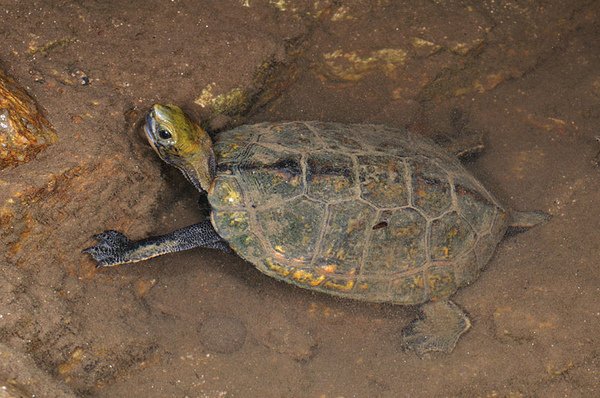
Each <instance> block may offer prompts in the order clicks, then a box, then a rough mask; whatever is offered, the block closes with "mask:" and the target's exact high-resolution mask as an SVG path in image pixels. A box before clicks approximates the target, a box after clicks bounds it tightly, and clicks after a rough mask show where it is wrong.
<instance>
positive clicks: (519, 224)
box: [505, 210, 552, 236]
mask: <svg viewBox="0 0 600 398" xmlns="http://www.w3.org/2000/svg"><path fill="white" fill-rule="evenodd" d="M551 218H552V216H551V215H550V214H548V213H544V212H543V211H539V210H538V211H512V212H511V213H510V223H509V225H508V229H507V230H506V233H505V235H506V236H511V235H514V234H518V233H520V232H523V231H527V230H528V229H530V228H533V227H535V226H537V225H540V224H543V223H545V222H546V221H548V220H550V219H551Z"/></svg>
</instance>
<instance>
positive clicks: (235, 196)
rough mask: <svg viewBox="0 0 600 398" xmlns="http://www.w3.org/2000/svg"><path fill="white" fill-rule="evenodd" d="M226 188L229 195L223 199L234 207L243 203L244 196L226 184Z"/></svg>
mask: <svg viewBox="0 0 600 398" xmlns="http://www.w3.org/2000/svg"><path fill="white" fill-rule="evenodd" d="M224 188H225V190H226V191H227V194H226V195H225V197H224V198H223V199H224V200H225V202H227V203H229V204H230V205H232V206H236V205H239V204H240V203H242V195H240V193H239V192H238V191H236V190H235V189H233V187H232V186H231V185H229V184H224Z"/></svg>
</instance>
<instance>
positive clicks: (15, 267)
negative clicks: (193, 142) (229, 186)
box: [0, 0, 600, 398]
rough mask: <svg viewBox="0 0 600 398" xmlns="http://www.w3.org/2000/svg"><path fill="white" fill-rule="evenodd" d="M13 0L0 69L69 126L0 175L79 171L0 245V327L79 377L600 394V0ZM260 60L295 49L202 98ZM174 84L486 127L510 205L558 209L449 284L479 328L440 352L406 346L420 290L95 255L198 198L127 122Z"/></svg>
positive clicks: (363, 115)
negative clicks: (25, 230) (107, 237)
mask: <svg viewBox="0 0 600 398" xmlns="http://www.w3.org/2000/svg"><path fill="white" fill-rule="evenodd" d="M0 4H2V7H0V9H2V10H4V11H3V15H2V16H0V18H2V20H3V22H2V24H1V26H0V34H1V37H2V43H3V44H2V46H1V47H0V60H1V61H2V65H3V67H4V69H6V70H7V71H8V72H9V73H11V74H12V75H13V76H15V77H16V78H17V80H19V81H20V82H21V84H23V85H24V86H26V87H27V88H28V89H29V92H30V93H32V94H33V95H34V96H35V98H36V99H37V100H38V102H39V103H40V104H41V105H42V107H43V108H44V109H45V110H46V114H47V115H48V118H49V119H50V121H51V122H52V123H53V125H54V126H55V128H56V130H57V131H58V133H59V137H60V139H59V142H58V143H57V144H55V145H54V146H52V147H51V148H50V149H48V150H47V151H46V152H44V153H43V154H42V155H41V156H39V157H38V159H37V160H36V161H34V162H31V163H29V164H27V165H23V166H19V167H17V168H15V169H12V170H8V171H1V172H0V180H3V181H5V182H7V183H8V184H14V185H16V184H25V185H27V184H31V186H35V187H38V186H45V184H46V180H45V178H46V175H61V176H62V175H67V176H68V177H65V178H64V179H58V180H57V181H58V182H57V183H56V184H58V185H57V186H58V188H57V189H54V190H48V191H43V192H44V193H43V195H45V196H43V197H44V198H46V199H45V200H44V203H43V204H39V203H38V204H32V205H30V206H33V207H35V206H42V207H41V208H42V209H43V211H44V212H46V213H39V214H38V213H34V214H37V215H36V216H35V217H33V219H32V220H33V221H31V224H30V225H31V228H30V232H29V235H27V236H22V237H21V238H22V239H23V242H24V247H25V249H23V250H24V252H23V253H20V254H17V255H14V254H11V255H9V254H6V256H5V260H6V261H5V264H3V266H2V267H3V268H2V270H3V272H4V271H6V272H5V275H4V276H3V277H4V279H6V281H7V282H5V284H4V286H5V287H6V288H5V290H0V294H3V295H4V296H3V301H2V302H1V303H3V304H2V306H3V307H4V308H3V310H4V312H5V313H6V312H11V313H12V314H13V316H14V317H16V318H15V320H14V321H13V320H7V317H5V319H4V320H3V321H2V322H3V323H0V331H1V333H0V341H1V342H2V343H6V344H8V345H10V346H13V347H16V348H17V349H19V350H21V351H22V352H24V353H25V354H26V355H27V356H30V357H31V358H33V359H34V361H35V363H36V364H37V366H38V367H39V368H41V369H42V370H44V371H46V372H48V373H49V374H51V375H52V376H53V377H55V378H56V379H58V380H60V381H61V382H64V383H66V384H67V385H68V386H70V387H71V388H72V389H73V390H74V391H76V393H77V394H78V395H81V396H98V397H103V396H106V397H109V396H110V397H114V396H147V397H165V396H181V397H183V396H189V397H319V398H334V397H346V398H348V397H398V396H407V397H408V396H410V397H446V396H449V397H462V396H464V397H472V396H481V397H521V396H523V397H529V396H544V397H546V396H548V397H558V396H565V397H591V396H595V395H598V394H600V389H599V387H598V386H599V385H600V363H599V352H600V343H599V341H598V335H599V332H600V312H599V311H600V276H599V275H600V274H599V272H598V266H597V258H598V253H599V250H600V235H599V234H598V231H599V230H600V212H599V210H598V209H600V196H599V195H598V192H599V188H600V167H598V164H597V163H595V162H594V157H595V156H596V153H597V152H598V150H600V147H599V146H598V142H597V141H596V140H595V138H594V137H595V136H597V135H599V134H600V133H599V131H598V126H599V125H600V112H599V109H600V42H599V41H598V40H597V38H598V35H599V33H600V26H599V25H598V21H599V20H600V3H599V2H597V1H578V2H569V4H563V2H558V1H556V2H529V3H527V4H525V5H524V4H521V3H516V2H503V4H502V5H498V4H496V3H494V2H473V3H468V4H462V3H458V2H456V3H455V2H448V3H446V2H444V3H439V2H427V1H422V2H416V3H414V4H411V5H405V4H401V3H396V2H388V1H379V2H372V3H368V2H359V1H356V2H343V3H337V2H332V3H331V4H330V3H327V2H323V3H319V4H317V5H315V3H312V2H309V3H308V4H307V3H305V2H301V1H297V2H296V1H291V0H290V1H282V2H281V1H280V2H267V1H264V2H260V1H252V0H250V1H245V2H244V1H229V2H219V3H218V4H216V3H213V2H194V1H171V2H160V1H150V2H135V1H132V2H128V3H126V4H122V3H121V2H95V1H83V2H77V3H71V2H63V1H53V2H43V3H42V2H40V3H36V2H28V3H18V2H9V1H0ZM266 60H276V61H281V62H283V64H284V65H285V67H282V68H281V71H277V73H281V74H282V75H283V76H284V77H285V78H284V79H283V80H282V82H281V84H279V83H278V84H274V83H272V81H267V82H265V81H261V84H264V87H266V89H265V90H262V91H261V90H254V91H252V93H253V94H254V95H255V97H256V98H253V99H252V101H256V103H258V104H260V106H258V105H256V106H247V107H245V106H241V108H242V111H240V112H237V113H236V112H232V116H230V117H227V118H222V117H220V118H219V117H217V118H214V117H213V118H211V115H210V112H208V111H207V110H206V109H201V108H200V107H198V106H197V105H194V100H195V99H198V98H199V97H201V93H202V92H203V90H205V89H206V88H207V87H211V85H212V89H211V90H213V92H214V93H215V95H217V94H220V93H227V92H230V90H232V89H233V88H236V87H243V88H245V87H249V86H252V85H253V84H257V83H256V71H257V70H260V66H261V64H263V63H264V62H265V61H266ZM82 74H83V75H85V76H86V77H87V78H88V79H89V84H82V83H84V82H85V81H84V80H82V77H81V76H82ZM209 91H210V90H209ZM205 98H207V97H206V96H205ZM257 98H258V99H257ZM165 100H168V101H173V102H176V103H180V104H183V105H185V106H186V107H187V108H188V109H190V110H191V111H192V112H193V113H194V114H196V115H202V116H204V117H206V118H207V119H206V120H208V121H207V124H209V125H211V126H212V127H222V126H223V125H227V124H235V123H239V122H258V121H270V120H328V121H341V122H369V123H380V124H386V125H389V126H392V127H403V126H408V127H409V128H411V129H412V130H413V131H416V132H418V133H421V134H424V135H429V136H435V135H439V134H445V135H448V136H456V135H460V134H461V133H464V132H481V133H483V134H484V136H485V141H486V150H485V152H484V153H483V154H482V155H481V156H480V157H479V158H477V159H476V160H474V161H471V162H469V163H468V168H469V169H470V170H471V171H472V172H473V173H474V174H475V175H476V176H477V177H478V178H479V179H480V180H481V181H482V182H484V184H485V185H486V186H487V187H488V188H489V190H490V191H491V192H493V193H494V194H495V195H496V196H497V197H498V198H499V199H500V200H501V201H502V202H503V203H505V204H506V205H507V206H509V207H512V208H515V209H520V210H521V209H522V210H529V209H540V210H544V211H547V212H549V213H551V214H552V215H553V219H552V220H551V221H550V222H548V223H547V224H545V225H543V226H540V227H538V228H535V229H533V230H530V231H528V232H526V233H523V234H519V235H515V236H512V237H510V238H508V239H506V240H504V241H503V242H502V243H501V245H500V246H499V247H498V250H497V252H496V255H495V256H494V257H493V259H492V261H491V262H490V264H489V265H488V267H487V269H486V271H485V272H483V274H482V275H481V277H480V278H479V279H478V280H477V281H476V283H474V284H473V285H472V286H469V287H468V288H465V289H462V290H461V291H459V292H458V293H457V294H456V295H455V296H454V300H455V302H457V303H458V304H459V305H460V306H461V307H462V308H464V309H465V310H466V311H467V312H468V314H469V316H470V318H471V319H472V321H473V327H472V329H471V330H470V331H469V332H468V333H467V334H466V335H464V336H463V337H462V339H461V340H460V342H459V343H458V345H457V347H456V349H455V351H454V352H453V353H452V354H450V355H432V356H429V357H426V358H418V357H416V356H415V355H414V354H413V353H411V352H405V351H403V350H402V349H401V347H400V340H399V333H400V330H401V329H402V328H403V327H404V326H406V325H407V323H408V322H410V320H411V319H413V318H414V317H415V316H416V314H417V312H416V309H415V308H410V307H408V308H407V307H395V306H391V305H374V304H364V303H357V302H352V301H344V300H339V299H335V298H332V297H328V296H325V295H321V294H316V293H311V292H308V291H304V290H301V289H298V288H295V287H292V286H289V285H286V284H283V283H280V282H277V281H275V280H273V279H270V278H268V277H266V276H264V275H262V274H261V273H260V272H258V271H257V270H255V269H254V268H252V267H251V265H250V264H248V263H245V262H244V261H242V260H241V259H239V258H236V257H234V256H230V255H226V254H222V253H219V252H215V251H211V250H192V251H190V252H185V253H180V254H175V255H169V256H164V257H160V258H156V259H153V260H150V261H148V262H146V263H143V264H136V265H132V266H123V267H117V268H114V269H105V270H100V271H96V270H94V268H93V264H92V263H91V261H90V260H89V259H88V258H87V257H85V256H83V255H80V254H79V250H80V249H81V248H83V247H86V245H89V244H90V243H91V241H90V240H89V238H88V237H89V236H91V235H92V234H93V233H97V232H100V231H101V230H103V229H107V228H114V229H121V230H124V231H125V232H128V233H129V234H130V235H131V236H132V237H135V238H141V237H144V236H147V235H148V234H156V233H162V232H166V231H170V230H172V229H174V228H177V227H180V226H183V225H187V224H190V223H192V222H196V221H197V220H199V219H201V218H202V217H203V216H204V213H203V211H202V210H201V209H199V208H198V205H197V195H196V194H195V192H194V191H193V188H192V187H189V186H188V184H187V183H186V181H185V180H184V178H183V177H181V176H180V175H178V173H177V172H176V171H174V170H170V169H169V168H168V167H167V166H165V165H162V164H161V163H160V161H159V160H157V159H156V157H155V156H154V154H153V152H152V151H151V150H150V149H148V148H147V145H146V144H145V143H144V141H143V139H142V138H140V137H139V136H138V134H137V133H135V132H134V131H132V130H131V129H130V127H131V125H132V124H133V122H134V121H135V120H136V118H137V117H138V116H139V113H138V112H137V109H143V108H145V107H147V106H149V105H150V104H152V103H153V102H155V101H165ZM261 101H262V102H261ZM198 102H202V101H198ZM213 105H214V102H213ZM132 108H133V109H134V110H133V112H128V110H130V109H132ZM457 115H458V116H457ZM77 167H79V168H78V169H77V173H79V174H77V175H76V176H74V177H73V176H72V174H65V173H67V172H66V170H73V169H74V168H77ZM36 184H37V185H36ZM61 184H62V185H61ZM36 189H37V188H36ZM36 192H37V191H36ZM40 192H41V191H40ZM40 195H42V194H40ZM32 203H33V202H32ZM36 203H37V202H36ZM44 206H45V207H44ZM14 314H16V315H14ZM10 319H13V318H10ZM0 370H1V369H0ZM1 375H2V373H1V372H0V376H1ZM39 396H43V393H41V392H40V395H39Z"/></svg>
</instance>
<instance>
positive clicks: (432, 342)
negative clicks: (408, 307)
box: [402, 300, 471, 355]
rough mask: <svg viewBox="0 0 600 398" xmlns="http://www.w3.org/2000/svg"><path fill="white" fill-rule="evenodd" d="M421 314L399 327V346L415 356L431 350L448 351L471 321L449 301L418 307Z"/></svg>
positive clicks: (469, 325) (467, 328)
mask: <svg viewBox="0 0 600 398" xmlns="http://www.w3.org/2000/svg"><path fill="white" fill-rule="evenodd" d="M421 313H422V315H421V317H419V318H418V319H416V320H414V321H413V322H411V324H410V325H408V326H407V327H405V328H404V329H403V330H402V345H403V346H404V347H405V348H408V349H412V350H414V351H415V352H416V353H417V355H423V354H425V353H427V352H431V351H442V352H445V353H450V352H452V350H453V349H454V347H455V346H456V343H457V342H458V339H459V338H460V336H462V334H463V333H465V332H466V331H467V330H469V328H470V327H471V321H470V320H469V318H467V315H466V314H465V313H464V312H463V311H462V310H461V309H460V307H459V306H457V305H456V304H454V303H453V302H452V301H449V300H445V301H432V302H429V303H426V304H423V305H422V306H421Z"/></svg>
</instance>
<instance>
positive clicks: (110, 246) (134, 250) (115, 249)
mask: <svg viewBox="0 0 600 398" xmlns="http://www.w3.org/2000/svg"><path fill="white" fill-rule="evenodd" d="M94 239H96V241H97V242H98V244H96V245H95V246H92V247H88V248H87V249H84V250H83V253H88V254H89V255H91V256H92V258H93V259H94V260H95V261H96V263H97V264H96V267H112V266H115V265H120V264H127V263H135V262H138V261H143V260H147V259H149V258H152V257H156V256H160V255H163V254H167V253H176V252H180V251H183V250H189V249H193V248H196V247H204V248H210V249H219V250H222V251H224V252H226V253H232V250H231V249H230V248H229V245H228V244H227V242H225V241H224V240H223V238H221V237H220V236H219V235H218V234H217V232H216V231H215V230H214V228H213V227H212V225H211V223H210V220H206V221H202V222H200V223H198V224H193V225H190V226H188V227H185V228H181V229H178V230H175V231H173V232H171V233H168V234H165V235H161V236H153V237H150V238H146V239H142V240H138V241H131V240H129V238H127V237H126V236H125V235H124V234H122V233H121V232H118V231H104V232H102V233H100V234H98V235H95V236H94Z"/></svg>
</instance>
